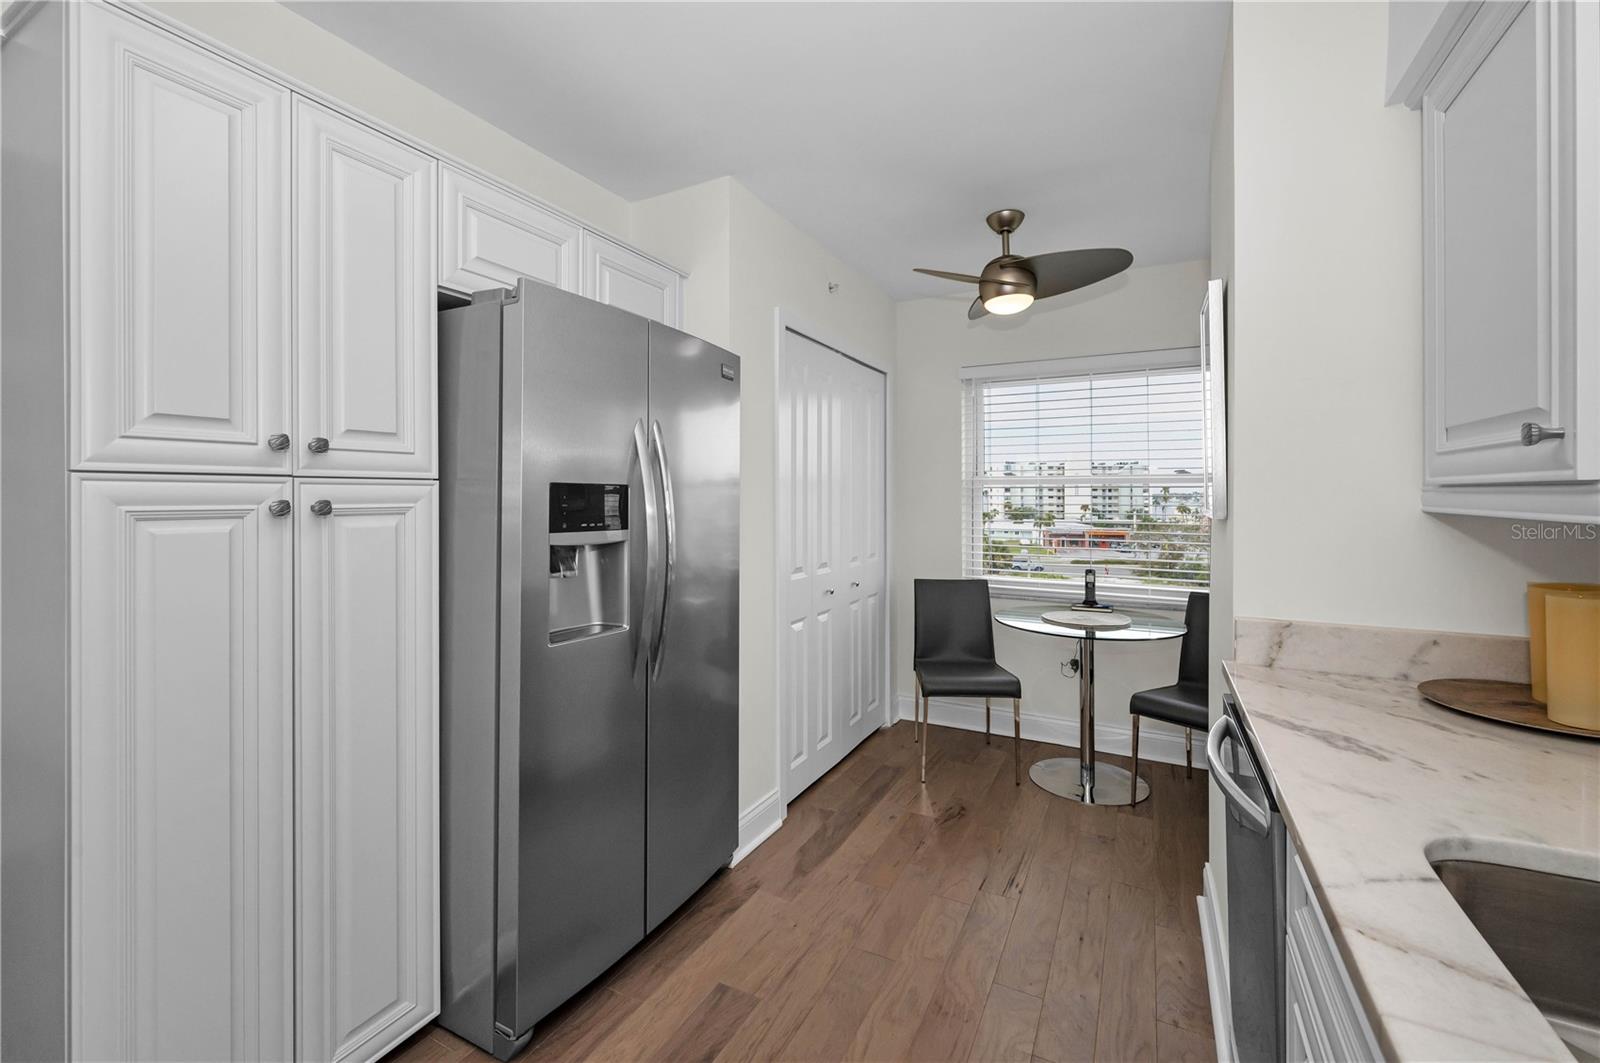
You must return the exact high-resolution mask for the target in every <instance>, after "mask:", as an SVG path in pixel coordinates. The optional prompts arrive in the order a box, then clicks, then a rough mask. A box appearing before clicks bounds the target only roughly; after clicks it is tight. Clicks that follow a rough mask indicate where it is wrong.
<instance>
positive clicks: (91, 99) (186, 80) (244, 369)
mask: <svg viewBox="0 0 1600 1063" xmlns="http://www.w3.org/2000/svg"><path fill="white" fill-rule="evenodd" d="M74 15H75V17H76V18H77V19H78V44H77V48H78V69H79V71H80V75H79V78H78V82H77V85H76V97H75V99H76V118H77V123H76V129H77V138H76V151H77V158H76V159H75V160H74V163H75V165H74V166H73V168H72V173H73V179H74V183H73V200H72V201H73V203H74V218H73V233H74V239H75V243H76V246H75V248H74V253H73V255H72V259H71V260H72V264H73V265H72V280H73V283H74V288H75V299H74V300H73V302H74V305H75V308H76V309H75V323H76V327H75V329H74V330H73V343H72V373H71V377H72V414H73V416H72V420H73V431H72V453H71V461H72V463H73V466H74V467H75V468H80V469H137V468H147V469H161V470H172V471H183V472H232V471H238V472H287V471H288V470H289V467H290V458H289V455H288V453H287V451H286V450H285V449H281V448H282V447H283V446H284V445H285V444H284V443H283V441H282V440H279V441H277V442H278V444H279V446H280V449H274V448H273V445H272V442H273V439H272V437H273V436H275V435H278V434H283V433H288V432H289V431H290V426H289V358H288V325H289V320H288V306H289V304H288V269H289V265H288V248H289V235H288V232H289V188H288V167H289V92H288V91H287V90H286V89H284V88H282V87H280V86H278V85H274V84H273V83H271V82H269V81H266V80H265V79H263V78H259V77H256V76H255V75H253V74H251V73H249V72H248V71H246V70H244V69H243V68H242V67H238V66H235V65H234V64H232V63H230V62H228V61H227V60H224V59H221V58H219V57H217V56H215V55H213V54H212V53H210V52H207V51H204V50H202V49H200V48H196V47H194V46H192V45H189V44H186V43H184V42H182V41H180V40H179V39H177V38H176V37H173V36H171V35H170V34H168V33H166V32H164V31H162V30H159V29H156V28H154V27H152V26H149V25H148V24H146V23H144V22H142V21H140V20H138V19H135V18H133V17H131V16H129V15H126V14H123V13H121V12H118V11H116V10H114V9H112V8H109V7H106V6H103V5H100V4H84V5H81V6H80V7H78V8H76V9H75V11H74Z"/></svg>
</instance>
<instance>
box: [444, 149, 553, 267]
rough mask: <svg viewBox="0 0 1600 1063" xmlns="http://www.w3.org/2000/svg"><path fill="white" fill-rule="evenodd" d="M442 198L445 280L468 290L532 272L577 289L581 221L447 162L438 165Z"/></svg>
mask: <svg viewBox="0 0 1600 1063" xmlns="http://www.w3.org/2000/svg"><path fill="white" fill-rule="evenodd" d="M439 203H440V207H439V284H440V285H441V286H443V287H445V288H450V289H453V290H455V291H458V292H461V293H463V294H466V295H470V294H472V293H473V292H480V291H485V290H487V289H491V288H515V287H516V286H517V279H518V278H519V277H532V278H533V279H534V280H536V281H543V282H544V283H545V284H550V285H554V286H555V287H557V288H561V289H564V290H566V291H569V292H575V291H577V290H578V242H579V236H580V234H581V233H582V232H583V229H582V228H581V227H580V226H578V225H576V224H574V223H573V222H571V221H568V220H567V219H566V218H563V217H561V216H560V215H559V214H555V213H552V212H551V211H548V210H545V209H544V208H543V207H541V206H539V205H538V204H537V203H534V202H533V201H532V200H529V199H525V198H523V197H522V196H518V195H515V194H513V193H511V192H508V191H506V190H505V189H503V188H501V187H500V186H498V185H494V184H491V183H489V182H488V181H485V180H483V179H482V178H479V177H474V176H472V175H471V174H469V173H466V172H465V171H462V170H458V169H456V168H455V167H454V166H450V165H448V164H444V165H441V166H440V167H439Z"/></svg>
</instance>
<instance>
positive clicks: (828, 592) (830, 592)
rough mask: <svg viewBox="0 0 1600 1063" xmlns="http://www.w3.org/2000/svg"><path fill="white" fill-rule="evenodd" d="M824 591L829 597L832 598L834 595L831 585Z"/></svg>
mask: <svg viewBox="0 0 1600 1063" xmlns="http://www.w3.org/2000/svg"><path fill="white" fill-rule="evenodd" d="M822 593H823V594H826V595H827V596H828V597H829V598H832V597H833V588H832V587H829V588H828V589H827V590H825V591H823V592H822Z"/></svg>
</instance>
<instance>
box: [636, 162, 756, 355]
mask: <svg viewBox="0 0 1600 1063" xmlns="http://www.w3.org/2000/svg"><path fill="white" fill-rule="evenodd" d="M733 183H734V181H733V178H731V177H719V178H717V179H716V180H714V181H706V182H703V183H701V184H698V185H691V186H689V187H688V188H680V189H678V190H677V191H675V192H668V193H666V194H665V195H660V196H654V197H652V198H650V199H641V200H638V201H637V202H635V203H633V204H632V206H631V208H630V213H631V219H632V220H631V222H630V226H629V233H630V236H631V238H632V240H633V242H634V243H636V244H637V245H638V246H640V247H645V248H649V249H650V250H651V251H652V252H653V253H654V254H657V255H660V256H661V257H662V258H664V259H665V260H666V261H668V262H671V263H672V264H673V265H675V266H677V267H678V268H679V269H682V270H687V271H688V273H689V277H690V280H689V283H688V285H687V287H686V288H685V289H684V296H683V328H684V331H685V332H691V333H693V334H694V335H696V336H699V337H700V338H701V339H705V340H710V341H711V342H712V343H715V344H716V345H717V346H719V347H728V348H730V349H731V348H732V346H733V332H732V322H733V317H732V305H731V303H730V300H731V299H732V298H733V291H732V283H731V280H730V276H731V272H730V271H731V270H732V268H733Z"/></svg>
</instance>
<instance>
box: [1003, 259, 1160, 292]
mask: <svg viewBox="0 0 1600 1063" xmlns="http://www.w3.org/2000/svg"><path fill="white" fill-rule="evenodd" d="M1018 265H1020V266H1022V267H1024V268H1025V269H1028V270H1031V271H1032V273H1033V277H1034V289H1033V297H1034V298H1035V299H1046V298H1049V297H1050V296H1052V295H1060V294H1061V293H1062V292H1070V291H1073V290H1075V289H1077V288H1085V287H1088V286H1089V285H1091V284H1094V283H1095V282H1097V281H1103V280H1105V279H1106V278H1107V277H1114V276H1116V275H1117V274H1118V273H1121V272H1122V271H1123V270H1125V269H1127V268H1128V267H1129V266H1131V265H1133V255H1132V253H1131V252H1128V251H1126V250H1124V249H1122V248H1120V247H1092V248H1085V249H1083V250H1081V251H1053V252H1051V253H1050V254H1047V255H1030V256H1029V257H1027V258H1025V259H1023V260H1022V261H1021V262H1019V263H1018Z"/></svg>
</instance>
